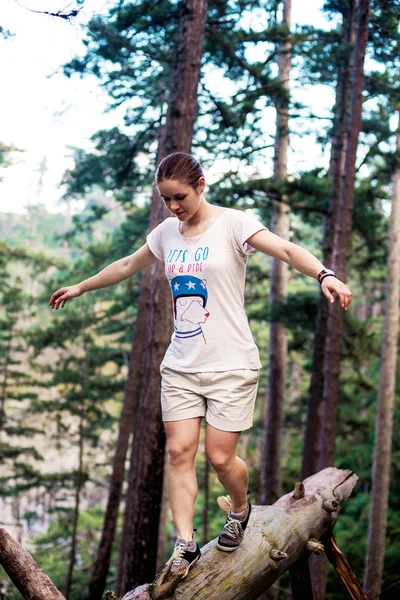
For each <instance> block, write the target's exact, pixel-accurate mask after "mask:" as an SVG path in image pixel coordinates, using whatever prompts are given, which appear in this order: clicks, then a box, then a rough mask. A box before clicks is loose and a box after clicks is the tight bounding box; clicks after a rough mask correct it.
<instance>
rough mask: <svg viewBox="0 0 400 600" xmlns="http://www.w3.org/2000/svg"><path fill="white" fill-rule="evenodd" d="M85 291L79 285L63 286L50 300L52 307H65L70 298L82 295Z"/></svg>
mask: <svg viewBox="0 0 400 600" xmlns="http://www.w3.org/2000/svg"><path fill="white" fill-rule="evenodd" d="M82 294H83V291H82V290H81V288H80V286H79V285H70V286H69V287H63V288H60V289H59V290H57V291H56V292H54V294H53V295H52V296H51V298H50V301H49V306H51V308H55V309H58V308H59V307H60V306H61V308H64V306H65V304H66V302H67V300H69V299H70V298H77V297H78V296H82Z"/></svg>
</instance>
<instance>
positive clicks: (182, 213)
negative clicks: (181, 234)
mask: <svg viewBox="0 0 400 600" xmlns="http://www.w3.org/2000/svg"><path fill="white" fill-rule="evenodd" d="M184 214H185V211H184V210H182V211H181V212H176V213H175V215H176V216H177V217H181V216H182V215H184Z"/></svg>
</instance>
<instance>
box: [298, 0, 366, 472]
mask: <svg viewBox="0 0 400 600" xmlns="http://www.w3.org/2000/svg"><path fill="white" fill-rule="evenodd" d="M356 7H357V0H351V2H350V4H349V7H348V12H347V13H343V26H342V42H341V48H342V52H343V54H344V59H343V62H342V63H341V66H340V69H339V75H338V81H337V86H336V103H335V117H334V121H333V127H334V134H333V139H332V149H331V159H330V165H329V178H330V179H331V182H332V187H331V194H330V198H329V208H328V215H327V217H326V218H325V221H324V238H323V246H324V247H323V264H324V265H326V266H327V267H329V268H330V266H331V264H332V255H333V241H334V232H335V226H336V218H337V212H338V205H339V191H340V182H341V181H342V178H343V170H344V157H345V152H346V147H347V134H348V131H347V127H346V124H347V122H348V110H349V104H350V73H351V69H352V63H353V52H352V46H353V44H354V40H355V34H356ZM327 321H328V303H327V300H326V298H325V296H324V295H323V294H322V293H321V294H320V296H319V302H318V311H317V321H316V333H315V338H314V348H313V358H312V367H311V382H310V392H309V401H308V409H307V421H306V427H305V432H304V450H303V459H302V466H301V479H304V478H305V477H309V476H310V475H312V474H313V473H315V472H316V470H317V468H318V456H319V450H320V433H321V431H320V430H321V399H322V396H323V388H324V377H323V365H324V354H325V343H326V334H327Z"/></svg>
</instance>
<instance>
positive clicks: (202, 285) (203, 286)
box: [200, 282, 206, 290]
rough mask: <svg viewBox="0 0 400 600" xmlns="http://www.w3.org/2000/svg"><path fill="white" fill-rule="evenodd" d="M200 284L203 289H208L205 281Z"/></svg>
mask: <svg viewBox="0 0 400 600" xmlns="http://www.w3.org/2000/svg"><path fill="white" fill-rule="evenodd" d="M200 285H201V287H202V288H203V290H205V289H206V286H205V285H204V283H203V282H201V284H200Z"/></svg>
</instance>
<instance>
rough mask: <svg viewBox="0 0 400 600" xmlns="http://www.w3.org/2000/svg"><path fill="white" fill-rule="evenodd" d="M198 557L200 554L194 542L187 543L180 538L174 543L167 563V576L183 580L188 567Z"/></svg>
mask: <svg viewBox="0 0 400 600" xmlns="http://www.w3.org/2000/svg"><path fill="white" fill-rule="evenodd" d="M200 556H201V552H200V548H199V546H198V544H197V542H196V540H190V541H189V542H187V541H186V540H184V539H182V538H178V539H177V540H176V542H175V545H174V551H173V553H172V556H171V558H170V559H169V561H168V562H167V567H168V566H169V574H170V575H174V576H175V575H177V576H179V577H180V578H181V579H185V577H186V576H187V574H188V573H189V569H190V567H192V566H193V565H194V564H195V563H196V562H197V561H198V560H199V558H200Z"/></svg>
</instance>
